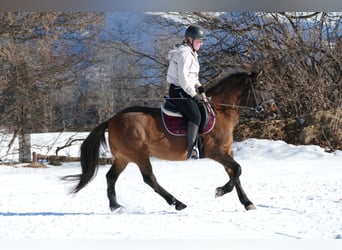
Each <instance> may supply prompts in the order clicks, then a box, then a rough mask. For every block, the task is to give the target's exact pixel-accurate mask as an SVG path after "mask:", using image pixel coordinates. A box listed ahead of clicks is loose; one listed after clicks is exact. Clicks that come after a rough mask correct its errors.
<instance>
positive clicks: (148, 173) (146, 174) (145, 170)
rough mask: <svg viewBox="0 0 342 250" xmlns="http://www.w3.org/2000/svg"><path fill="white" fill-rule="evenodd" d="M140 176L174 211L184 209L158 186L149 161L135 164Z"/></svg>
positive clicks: (182, 205) (183, 206) (184, 206)
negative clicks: (173, 207) (172, 206)
mask: <svg viewBox="0 0 342 250" xmlns="http://www.w3.org/2000/svg"><path fill="white" fill-rule="evenodd" d="M137 164H138V166H139V168H140V171H141V174H142V176H143V179H144V182H145V183H146V184H148V185H149V186H150V187H152V188H153V190H154V191H155V192H156V193H158V194H159V195H160V196H162V197H163V198H164V199H165V200H166V202H167V203H168V204H169V205H174V206H175V208H176V210H182V209H184V208H186V205H185V204H184V203H182V202H180V201H179V200H177V199H176V198H175V197H173V195H171V194H170V193H169V192H167V191H166V190H165V189H164V188H163V187H162V186H160V185H159V183H158V182H157V179H156V177H155V175H154V174H153V171H152V165H151V162H150V160H149V159H147V160H145V161H144V162H143V163H137Z"/></svg>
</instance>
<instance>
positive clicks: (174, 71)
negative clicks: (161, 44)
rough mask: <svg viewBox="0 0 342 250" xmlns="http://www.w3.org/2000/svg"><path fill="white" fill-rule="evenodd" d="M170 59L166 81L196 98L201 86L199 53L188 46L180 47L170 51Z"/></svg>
mask: <svg viewBox="0 0 342 250" xmlns="http://www.w3.org/2000/svg"><path fill="white" fill-rule="evenodd" d="M168 59H169V68H168V70H167V78H166V81H167V82H168V83H169V84H171V83H172V84H174V85H176V86H179V87H181V88H182V89H183V90H184V91H185V93H187V94H188V95H190V96H191V97H194V96H195V95H196V94H197V92H196V88H197V87H199V86H201V83H200V82H199V78H198V74H199V70H200V66H199V63H198V59H197V53H196V52H194V51H193V50H192V49H191V48H190V47H189V46H188V45H180V46H178V47H175V48H173V49H172V50H170V51H169V53H168Z"/></svg>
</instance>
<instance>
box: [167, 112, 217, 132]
mask: <svg viewBox="0 0 342 250" xmlns="http://www.w3.org/2000/svg"><path fill="white" fill-rule="evenodd" d="M209 111H210V120H209V123H208V126H207V127H206V128H204V129H203V130H202V131H200V134H207V133H209V132H210V131H211V130H212V129H213V128H214V127H215V123H216V115H215V112H214V110H213V109H212V107H211V106H209ZM161 116H162V120H163V124H164V127H165V129H166V130H167V132H169V134H171V135H175V136H185V135H186V132H187V126H186V125H187V124H186V122H185V120H184V119H183V117H175V116H169V115H167V114H165V113H163V111H162V112H161Z"/></svg>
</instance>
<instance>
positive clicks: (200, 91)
mask: <svg viewBox="0 0 342 250" xmlns="http://www.w3.org/2000/svg"><path fill="white" fill-rule="evenodd" d="M197 90H198V93H199V94H202V93H204V87H203V86H199V87H198V88H197Z"/></svg>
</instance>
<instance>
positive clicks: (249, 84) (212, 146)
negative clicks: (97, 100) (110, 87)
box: [64, 72, 277, 212]
mask: <svg viewBox="0 0 342 250" xmlns="http://www.w3.org/2000/svg"><path fill="white" fill-rule="evenodd" d="M260 76H261V72H251V73H247V72H240V73H234V74H231V75H229V76H228V77H224V78H222V79H220V80H219V81H218V82H217V83H216V84H215V85H213V86H209V87H207V86H206V88H205V93H206V96H207V97H208V98H210V103H211V105H212V107H213V108H214V109H215V110H216V124H215V127H214V128H213V129H212V131H211V132H210V133H207V134H205V135H201V136H202V137H203V138H202V140H203V144H204V156H205V157H207V158H210V159H212V160H214V161H217V162H219V163H220V164H222V165H223V167H224V169H225V171H226V173H227V174H228V177H229V181H228V182H227V183H226V184H225V185H223V186H221V187H218V188H216V192H215V195H216V197H220V196H223V195H224V194H226V193H229V192H231V191H232V190H233V189H234V187H235V188H236V191H237V194H238V197H239V200H240V202H241V204H242V205H243V206H244V207H245V209H246V210H251V209H255V206H254V204H253V203H252V202H251V201H250V200H249V198H248V197H247V195H246V193H245V191H244V190H243V188H242V185H241V182H240V175H241V166H240V165H239V163H237V162H236V161H235V160H234V159H233V152H232V144H233V129H234V127H235V126H236V124H237V122H238V120H239V117H240V113H241V111H242V110H244V109H246V110H253V111H254V113H255V114H257V115H258V116H263V117H265V116H267V115H269V116H271V115H274V113H275V112H276V111H277V109H276V105H275V103H274V101H273V100H271V99H270V100H266V101H260V98H263V100H264V99H265V98H264V96H265V94H267V91H266V90H265V88H258V85H262V84H261V83H258V82H259V78H260ZM258 98H259V101H258ZM107 129H108V141H109V145H110V150H111V153H112V155H113V158H114V162H113V164H112V166H111V167H110V169H109V171H108V172H107V174H106V180H107V197H108V200H109V207H110V209H111V211H112V212H114V211H116V210H118V209H120V208H121V207H122V206H121V205H120V204H119V203H118V201H117V196H116V191H115V183H116V181H117V179H118V177H119V176H120V174H121V173H122V171H124V169H125V168H126V166H127V165H128V163H130V162H133V163H135V164H136V165H137V166H138V167H139V170H140V172H141V174H142V177H143V180H144V182H145V183H146V184H147V185H149V186H150V187H152V189H153V190H154V191H155V192H157V193H158V194H159V195H160V196H161V197H163V198H164V199H165V200H166V202H167V203H168V204H169V205H171V206H174V207H175V209H176V210H182V209H184V208H186V207H187V206H186V205H185V204H184V203H183V202H181V201H179V200H178V199H176V198H175V197H174V196H173V195H172V194H170V193H169V192H168V191H167V190H165V189H164V188H163V187H162V186H161V185H160V184H159V183H158V181H157V178H156V176H155V175H154V173H153V169H152V165H151V162H150V157H152V156H153V157H156V158H160V159H165V160H170V161H179V160H186V159H187V141H186V136H174V135H171V134H169V133H168V132H167V131H166V129H165V127H164V125H163V122H162V118H161V109H160V108H153V107H139V106H133V107H128V108H126V109H124V110H122V111H120V112H118V113H117V114H115V115H114V116H113V117H112V118H110V119H108V120H107V121H105V122H103V123H101V124H99V125H98V126H96V127H95V128H94V129H93V130H92V131H91V132H90V134H89V135H88V136H87V138H86V139H85V140H84V142H83V143H82V144H81V150H80V163H81V168H82V173H81V174H77V175H69V176H65V177H64V180H74V181H75V180H76V181H78V184H77V185H76V186H75V187H74V189H73V190H72V191H71V192H72V193H77V192H79V191H80V190H81V189H83V188H84V187H85V186H86V185H87V184H88V183H89V182H90V181H91V180H92V179H93V177H94V176H95V174H96V172H97V171H96V170H97V168H98V160H99V150H100V147H101V145H102V146H106V139H105V131H106V130H107Z"/></svg>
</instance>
